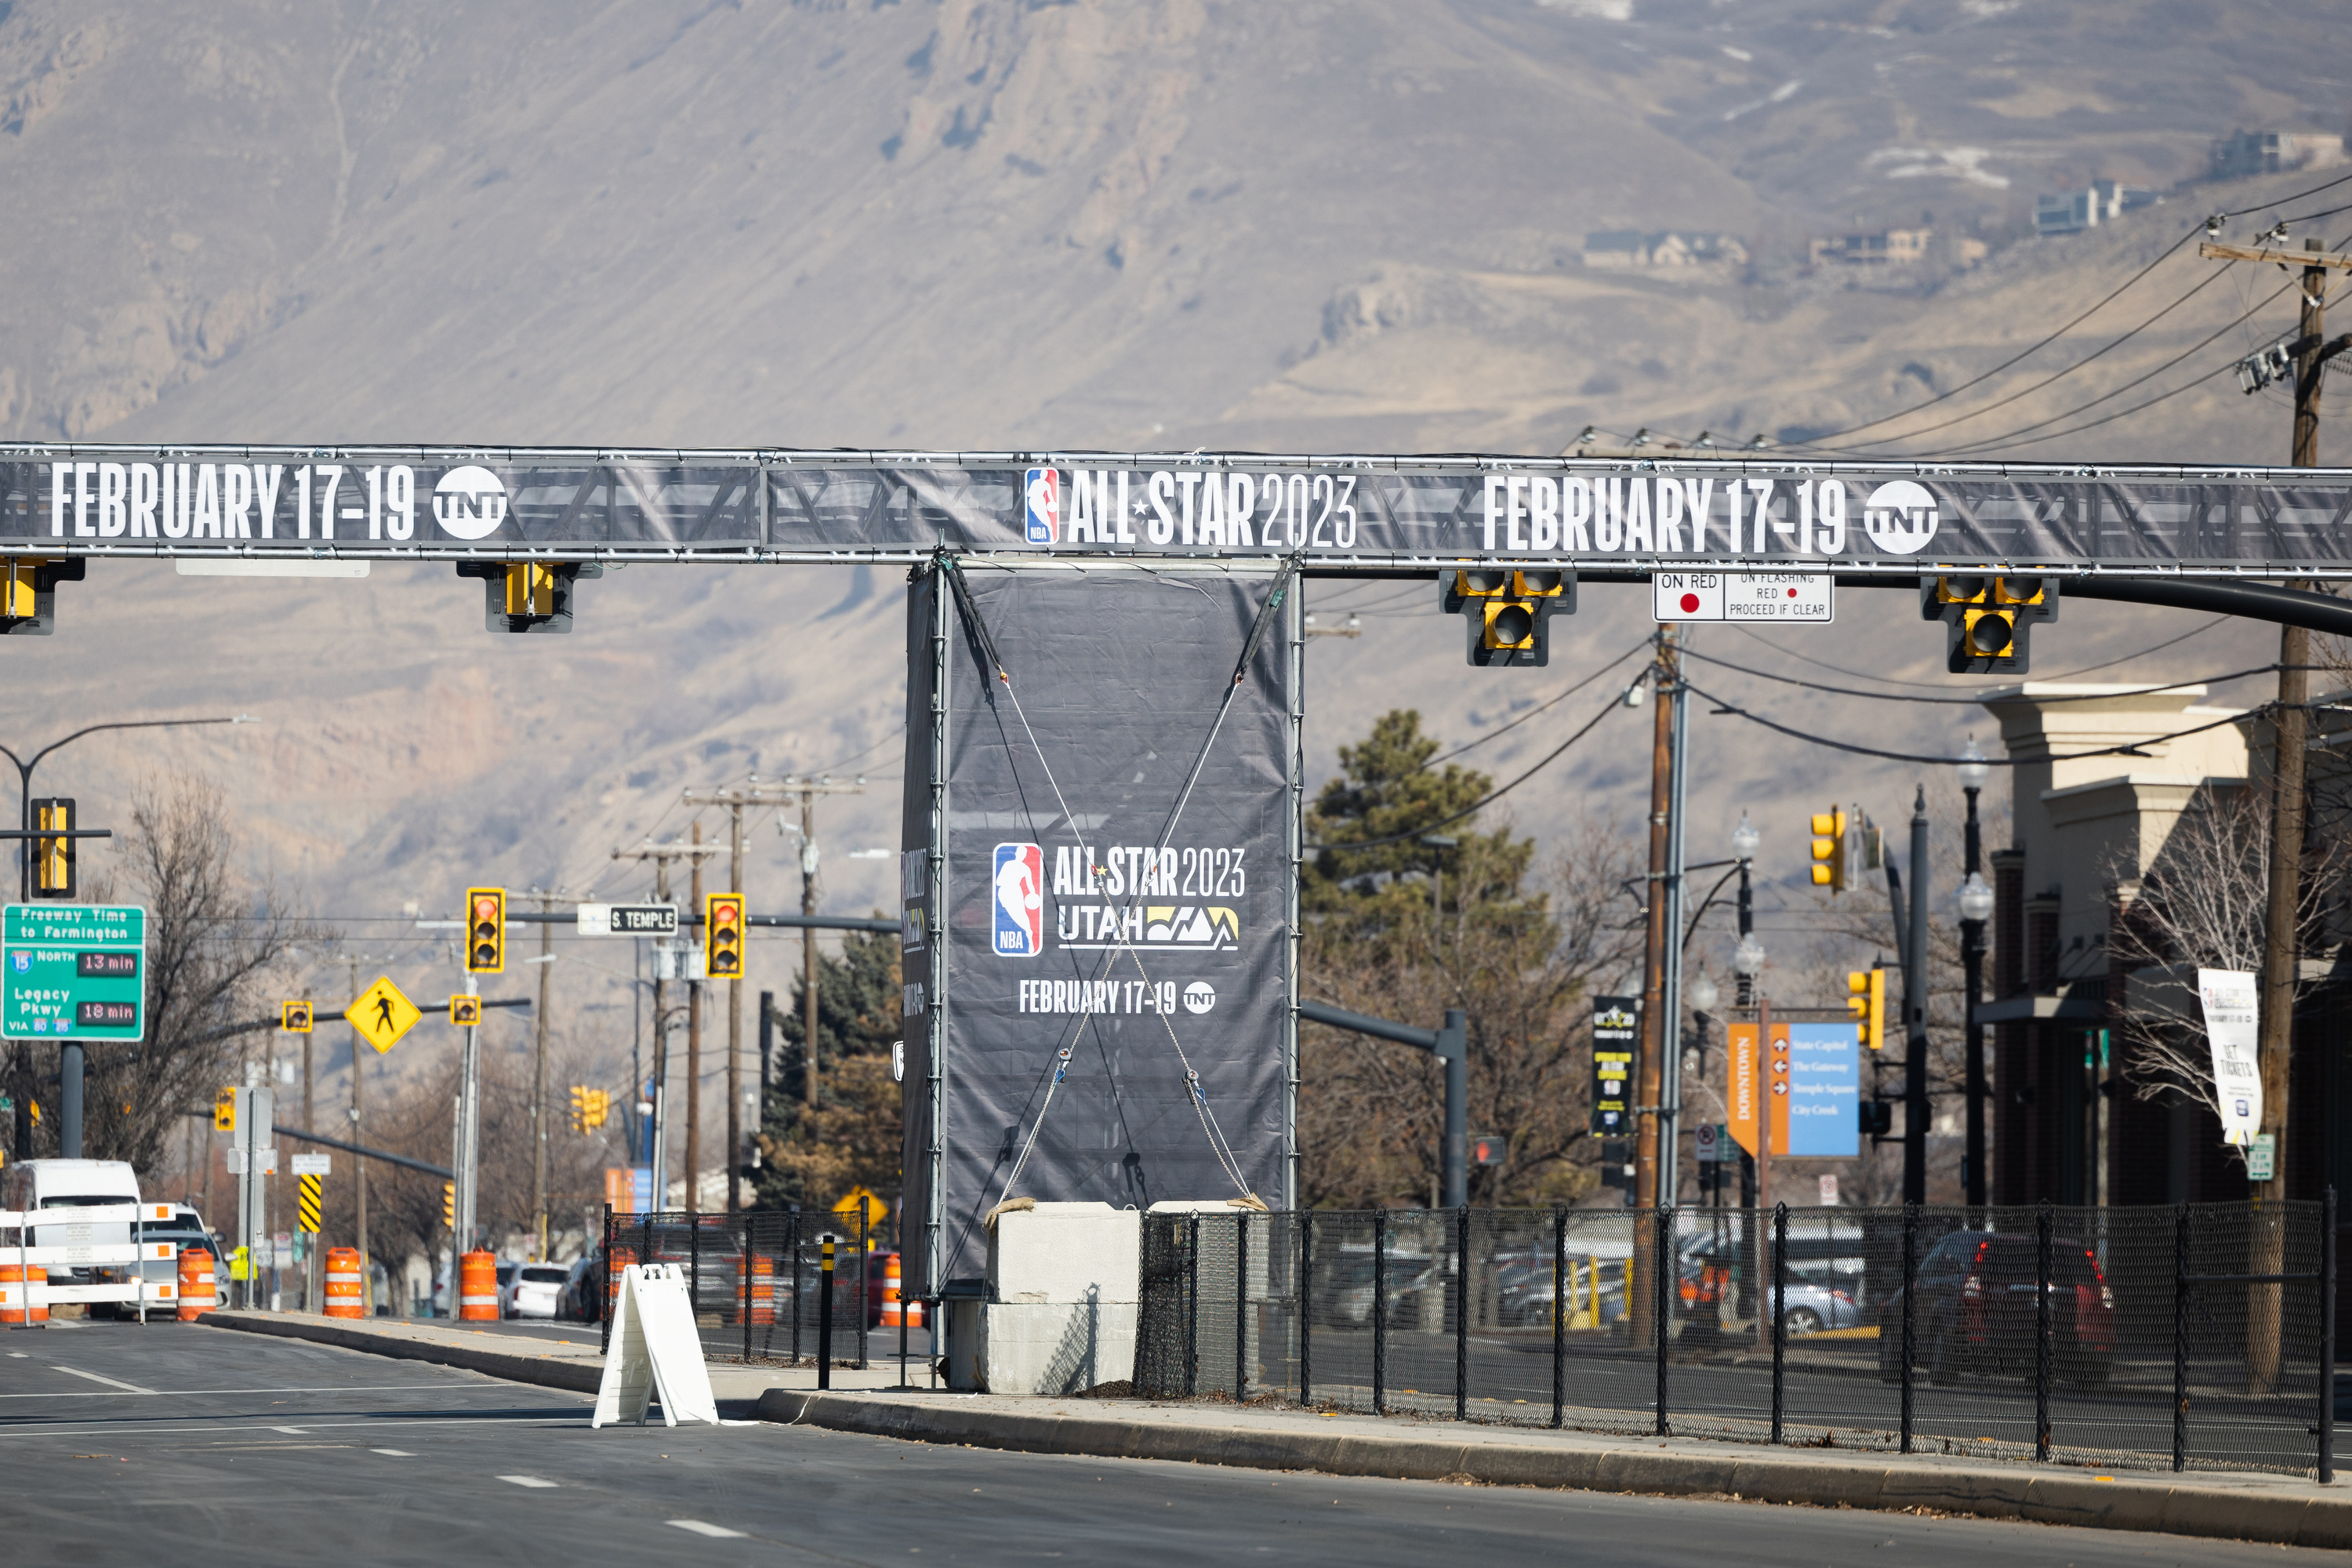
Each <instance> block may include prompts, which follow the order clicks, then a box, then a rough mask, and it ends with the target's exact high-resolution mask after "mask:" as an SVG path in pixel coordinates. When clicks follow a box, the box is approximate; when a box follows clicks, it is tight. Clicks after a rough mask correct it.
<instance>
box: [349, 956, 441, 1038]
mask: <svg viewBox="0 0 2352 1568" xmlns="http://www.w3.org/2000/svg"><path fill="white" fill-rule="evenodd" d="M343 1016H344V1017H345V1018H346V1019H348V1020H350V1022H351V1026H352V1028H354V1029H357V1030H358V1031H359V1032H360V1037H361V1038H362V1039H364V1040H366V1041H367V1043H368V1044H369V1045H371V1046H373V1047H375V1048H376V1053H377V1054H378V1055H379V1056H381V1055H382V1054H383V1053H384V1052H385V1051H388V1050H390V1049H392V1047H394V1046H396V1045H398V1044H399V1043H400V1037H401V1036H403V1035H404V1034H406V1033H408V1031H409V1030H411V1029H413V1028H415V1026H416V1020H417V1019H419V1018H421V1017H423V1016H425V1015H423V1014H422V1013H419V1012H418V1011H417V1010H416V1004H415V1003H414V1002H411V1001H410V1000H409V999H408V998H407V997H405V996H404V995H402V994H400V987H399V986H397V985H394V984H393V983H392V980H391V977H390V976H388V975H387V976H383V977H381V978H379V979H378V980H377V981H376V983H375V984H373V985H371V986H369V987H368V988H367V989H366V990H364V991H362V992H361V993H360V999H359V1000H358V1001H356V1002H354V1003H352V1005H350V1006H349V1007H346V1008H344V1009H343Z"/></svg>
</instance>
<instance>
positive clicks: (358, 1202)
mask: <svg viewBox="0 0 2352 1568" xmlns="http://www.w3.org/2000/svg"><path fill="white" fill-rule="evenodd" d="M351 969H352V990H351V994H352V995H353V996H357V995H358V994H360V961H359V960H358V959H357V958H353V959H352V961H351ZM351 1030H352V1142H354V1143H365V1142H367V1123H366V1122H365V1121H363V1120H362V1110H364V1102H363V1101H362V1100H361V1097H360V1051H361V1049H362V1047H365V1046H366V1044H367V1042H366V1041H365V1040H362V1038H360V1026H358V1025H357V1024H353V1025H352V1026H351ZM211 1175H212V1172H211V1169H210V1168H209V1167H207V1168H206V1170H205V1177H206V1178H207V1180H209V1178H210V1177H211ZM352 1213H353V1215H355V1216H356V1221H357V1229H358V1232H359V1234H358V1235H357V1236H356V1237H353V1240H354V1242H355V1243H356V1245H357V1246H358V1247H359V1251H360V1310H361V1311H362V1312H363V1313H365V1314H366V1315H367V1316H369V1317H373V1316H374V1315H375V1302H374V1300H373V1296H374V1294H375V1268H374V1266H373V1264H371V1263H370V1262H369V1260H368V1233H367V1162H366V1161H365V1160H362V1159H361V1158H359V1157H358V1156H357V1155H353V1156H352ZM449 1289H451V1290H453V1291H454V1290H456V1289H457V1281H455V1280H451V1281H450V1283H449Z"/></svg>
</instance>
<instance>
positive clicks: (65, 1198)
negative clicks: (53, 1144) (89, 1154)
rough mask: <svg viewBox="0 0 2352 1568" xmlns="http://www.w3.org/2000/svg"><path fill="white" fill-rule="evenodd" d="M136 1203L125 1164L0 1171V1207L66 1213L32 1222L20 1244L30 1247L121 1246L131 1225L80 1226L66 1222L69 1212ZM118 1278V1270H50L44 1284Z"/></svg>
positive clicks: (33, 1165)
mask: <svg viewBox="0 0 2352 1568" xmlns="http://www.w3.org/2000/svg"><path fill="white" fill-rule="evenodd" d="M138 1201H139V1174H138V1173H137V1172H135V1171H133V1170H132V1169H131V1164H130V1162H129V1161H126V1160H26V1161H25V1162H24V1163H21V1164H15V1165H10V1166H8V1167H7V1168H6V1170H5V1171H0V1208H5V1209H9V1210H16V1211H23V1212H27V1213H32V1212H38V1211H42V1210H49V1209H59V1210H64V1211H67V1212H66V1213H64V1214H60V1215H58V1221H57V1223H54V1224H51V1223H47V1222H46V1221H36V1222H35V1223H34V1224H33V1225H32V1226H30V1227H29V1228H30V1229H31V1231H32V1234H31V1235H30V1236H27V1237H26V1238H25V1240H26V1245H28V1246H32V1247H62V1246H77V1245H83V1244H87V1245H90V1246H96V1247H110V1246H121V1245H122V1244H123V1243H126V1242H129V1241H131V1239H132V1237H131V1226H128V1225H124V1224H120V1223H117V1224H111V1225H86V1224H81V1223H79V1222H77V1221H74V1220H73V1219H72V1218H71V1211H72V1210H75V1209H85V1208H108V1207H113V1206H116V1205H122V1204H135V1203H137V1202H138ZM69 1228H70V1231H71V1234H70V1235H69V1234H68V1229H69ZM142 1228H143V1227H142ZM0 1250H5V1248H0ZM124 1273H125V1270H124V1269H121V1268H68V1269H58V1268H53V1269H51V1270H49V1279H50V1280H51V1282H52V1283H58V1284H67V1283H70V1284H76V1285H87V1284H93V1283H97V1282H98V1281H99V1280H100V1279H113V1278H118V1277H121V1275H123V1274H124Z"/></svg>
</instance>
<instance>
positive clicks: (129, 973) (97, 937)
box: [0, 904, 147, 1040]
mask: <svg viewBox="0 0 2352 1568" xmlns="http://www.w3.org/2000/svg"><path fill="white" fill-rule="evenodd" d="M146 968H147V911H146V910H142V909H141V908H139V907H138V906H137V905H135V904H9V905H7V906H5V910H0V1038H5V1039H11V1040H55V1039H67V1040H138V1039H142V1038H144V1037H145V1036H146V1032H147V1007H146V1003H145V995H146V989H147V976H146V973H145V971H146Z"/></svg>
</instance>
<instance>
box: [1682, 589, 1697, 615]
mask: <svg viewBox="0 0 2352 1568" xmlns="http://www.w3.org/2000/svg"><path fill="white" fill-rule="evenodd" d="M1683 614H1684V615H1686V616H1695V615H1696V614H1698V595H1696V594H1685V595H1683Z"/></svg>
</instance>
